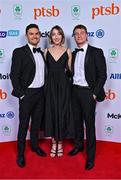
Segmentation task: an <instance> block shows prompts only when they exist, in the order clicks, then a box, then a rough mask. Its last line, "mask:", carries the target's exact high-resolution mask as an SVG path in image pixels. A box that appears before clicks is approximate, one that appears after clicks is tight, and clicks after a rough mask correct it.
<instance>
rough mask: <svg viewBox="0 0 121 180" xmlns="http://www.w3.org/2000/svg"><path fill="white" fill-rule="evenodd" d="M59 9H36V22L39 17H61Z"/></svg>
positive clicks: (53, 7)
mask: <svg viewBox="0 0 121 180" xmlns="http://www.w3.org/2000/svg"><path fill="white" fill-rule="evenodd" d="M59 14H60V11H59V9H57V8H55V6H54V5H53V6H52V7H51V8H44V7H42V8H34V19H35V20H36V19H37V18H39V17H41V16H42V17H52V16H53V17H57V16H59Z"/></svg>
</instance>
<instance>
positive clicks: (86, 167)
mask: <svg viewBox="0 0 121 180" xmlns="http://www.w3.org/2000/svg"><path fill="white" fill-rule="evenodd" d="M93 167H94V162H93V161H92V162H90V161H87V162H86V165H85V169H86V170H90V169H92V168H93Z"/></svg>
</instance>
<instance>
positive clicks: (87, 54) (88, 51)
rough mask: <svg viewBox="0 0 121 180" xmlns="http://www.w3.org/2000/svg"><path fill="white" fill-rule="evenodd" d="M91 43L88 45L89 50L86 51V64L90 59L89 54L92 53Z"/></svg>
mask: <svg viewBox="0 0 121 180" xmlns="http://www.w3.org/2000/svg"><path fill="white" fill-rule="evenodd" d="M90 49H91V48H90V45H88V47H87V52H86V55H85V65H86V64H87V62H88V60H89V55H90V52H91V51H90Z"/></svg>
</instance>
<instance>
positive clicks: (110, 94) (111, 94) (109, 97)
mask: <svg viewBox="0 0 121 180" xmlns="http://www.w3.org/2000/svg"><path fill="white" fill-rule="evenodd" d="M105 94H106V98H105V99H106V100H114V99H115V98H116V93H115V92H113V91H112V90H111V89H109V90H108V91H107V92H106V93H105Z"/></svg>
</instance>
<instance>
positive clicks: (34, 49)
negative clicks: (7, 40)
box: [33, 47, 41, 53]
mask: <svg viewBox="0 0 121 180" xmlns="http://www.w3.org/2000/svg"><path fill="white" fill-rule="evenodd" d="M36 52H38V53H40V52H41V49H40V47H39V48H33V53H36Z"/></svg>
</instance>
